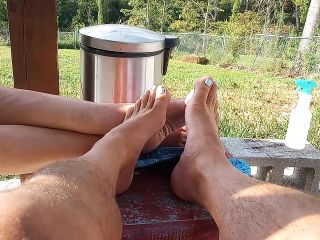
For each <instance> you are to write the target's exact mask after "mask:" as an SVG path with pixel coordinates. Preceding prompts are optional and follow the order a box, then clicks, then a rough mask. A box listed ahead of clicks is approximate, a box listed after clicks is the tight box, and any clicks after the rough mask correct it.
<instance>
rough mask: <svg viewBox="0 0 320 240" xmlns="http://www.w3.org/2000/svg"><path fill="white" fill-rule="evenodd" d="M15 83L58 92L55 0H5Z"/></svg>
mask: <svg viewBox="0 0 320 240" xmlns="http://www.w3.org/2000/svg"><path fill="white" fill-rule="evenodd" d="M7 2H8V15H9V27H10V40H11V53H12V64H13V75H14V85H15V87H16V88H23V89H30V90H34V91H40V92H46V93H51V94H59V76H58V75H59V72H58V57H57V56H58V55H57V53H58V50H57V17H56V2H55V0H50V1H49V0H47V1H41V0H7Z"/></svg>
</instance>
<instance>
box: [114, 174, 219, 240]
mask: <svg viewBox="0 0 320 240" xmlns="http://www.w3.org/2000/svg"><path fill="white" fill-rule="evenodd" d="M118 203H119V206H120V210H121V213H122V217H123V222H124V228H123V232H124V236H123V239H128V240H138V239H141V240H142V239H143V240H148V239H154V240H191V239H194V240H218V239H219V230H218V228H217V226H216V224H215V223H214V221H213V220H212V218H211V216H210V214H209V213H208V212H207V211H206V210H205V209H204V208H203V207H201V206H199V205H196V204H193V203H186V202H184V201H181V200H180V199H178V198H177V197H176V196H175V195H174V194H173V192H172V190H171V187H170V177H168V176H167V175H166V174H165V173H162V172H160V171H159V170H152V171H149V172H146V173H140V174H139V175H136V176H135V177H134V180H133V184H132V186H131V188H130V190H129V191H128V192H127V193H125V194H122V195H120V196H119V197H118Z"/></svg>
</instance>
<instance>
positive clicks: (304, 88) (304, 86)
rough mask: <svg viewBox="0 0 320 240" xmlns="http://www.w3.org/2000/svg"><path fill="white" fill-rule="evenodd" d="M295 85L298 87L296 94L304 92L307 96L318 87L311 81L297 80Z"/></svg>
mask: <svg viewBox="0 0 320 240" xmlns="http://www.w3.org/2000/svg"><path fill="white" fill-rule="evenodd" d="M295 83H296V84H297V85H298V88H297V92H304V93H306V94H309V95H311V93H312V89H313V88H316V87H317V86H318V85H317V83H316V82H314V81H312V80H304V79H297V80H295Z"/></svg>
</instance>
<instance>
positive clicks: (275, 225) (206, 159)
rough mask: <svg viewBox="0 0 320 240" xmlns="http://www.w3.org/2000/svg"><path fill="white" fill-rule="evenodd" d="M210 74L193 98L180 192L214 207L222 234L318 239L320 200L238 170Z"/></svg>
mask: <svg viewBox="0 0 320 240" xmlns="http://www.w3.org/2000/svg"><path fill="white" fill-rule="evenodd" d="M207 83H209V84H208V85H206V84H205V83H204V79H202V80H201V81H199V82H198V83H197V84H196V91H195V95H194V97H193V98H192V99H191V101H190V102H189V103H188V104H187V108H186V124H187V128H188V138H187V143H186V149H185V152H184V154H183V156H182V157H181V159H180V162H179V163H178V165H177V166H176V168H175V170H174V172H173V174H172V178H171V181H172V187H173V189H174V191H175V193H176V194H177V195H178V196H179V197H181V198H182V199H185V200H192V201H198V202H200V203H202V204H203V205H204V206H206V207H207V208H208V210H209V211H210V213H211V214H212V216H213V218H214V219H215V221H216V223H217V224H218V227H219V229H220V233H221V237H222V239H231V240H232V239H247V240H250V239H254V240H257V239H318V238H319V236H320V228H319V223H320V201H319V200H318V199H316V198H314V197H312V196H309V195H306V194H303V193H301V192H298V191H295V190H292V189H288V188H284V187H281V186H276V185H272V184H266V183H263V182H260V181H258V180H255V179H253V178H249V177H247V176H246V175H244V174H242V173H240V172H238V171H237V170H235V169H234V168H233V167H232V166H231V165H230V163H229V162H228V161H227V159H226V157H225V154H224V149H223V146H222V144H221V142H220V139H219V136H218V129H217V124H216V121H213V120H212V119H214V118H215V115H216V112H215V111H214V109H215V108H216V105H217V98H216V91H217V87H216V85H215V84H214V83H213V85H212V86H210V81H209V82H208V81H207Z"/></svg>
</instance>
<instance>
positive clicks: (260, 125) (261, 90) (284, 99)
mask: <svg viewBox="0 0 320 240" xmlns="http://www.w3.org/2000/svg"><path fill="white" fill-rule="evenodd" d="M79 55H80V54H79V51H78V50H60V51H59V65H60V84H61V88H60V89H61V94H62V95H64V96H68V97H75V98H78V97H79V92H80V90H79V89H80V82H79V79H80V74H79V72H80V70H79V69H80V57H79ZM204 75H212V76H213V77H214V78H215V79H216V80H218V83H219V87H220V96H219V97H220V114H221V122H220V132H221V135H222V136H226V137H248V138H278V139H283V138H284V137H285V133H286V129H287V124H288V118H289V112H290V110H291V109H292V107H294V103H296V101H297V94H296V93H295V91H294V90H295V84H294V82H293V79H290V78H282V77H279V76H278V77H275V76H273V75H272V73H270V72H269V73H265V72H264V73H263V72H249V71H245V70H239V71H236V70H230V69H224V68H219V67H215V66H212V65H207V66H202V65H196V64H191V63H185V62H182V61H181V60H175V59H172V61H171V62H170V66H169V73H168V75H167V76H166V77H165V79H164V83H165V85H166V86H167V87H168V88H169V89H170V91H171V93H172V95H173V96H174V97H183V96H186V94H187V93H188V92H189V91H190V90H191V89H192V87H193V83H194V81H195V80H196V79H197V78H199V77H201V76H204ZM316 80H317V82H318V83H320V81H319V79H316ZM0 84H1V85H3V86H12V85H13V83H12V70H11V57H10V48H9V47H0ZM313 99H314V101H313V105H312V110H313V120H312V126H311V129H310V133H309V141H310V142H312V143H313V144H314V145H315V146H316V147H317V148H320V107H319V105H320V94H319V90H317V91H316V92H315V94H314V98H313ZM301 117H303V116H301Z"/></svg>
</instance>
